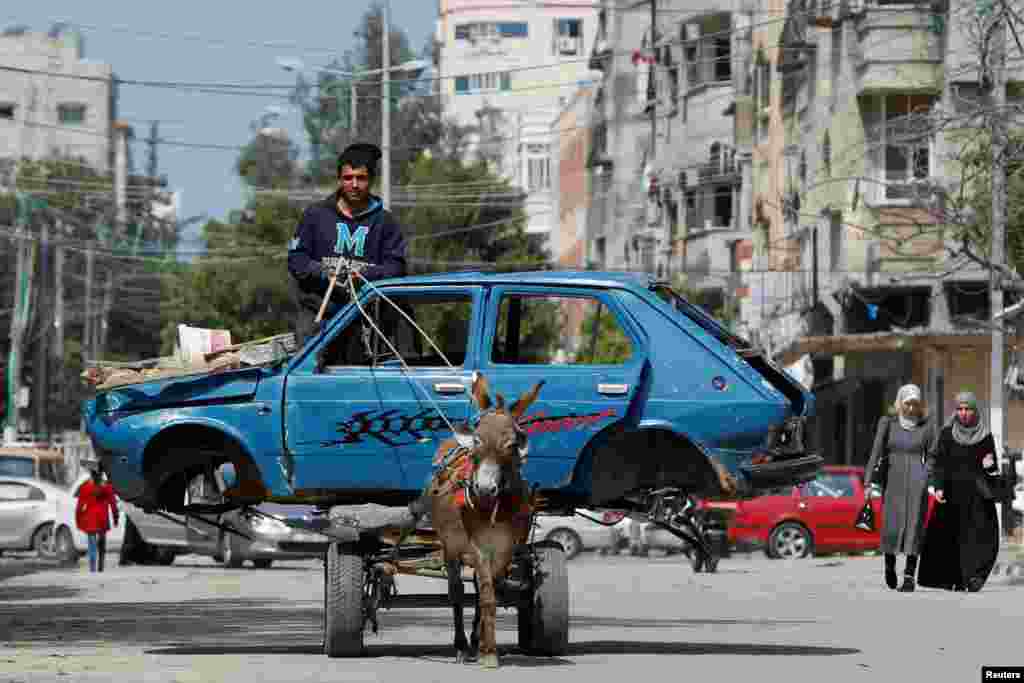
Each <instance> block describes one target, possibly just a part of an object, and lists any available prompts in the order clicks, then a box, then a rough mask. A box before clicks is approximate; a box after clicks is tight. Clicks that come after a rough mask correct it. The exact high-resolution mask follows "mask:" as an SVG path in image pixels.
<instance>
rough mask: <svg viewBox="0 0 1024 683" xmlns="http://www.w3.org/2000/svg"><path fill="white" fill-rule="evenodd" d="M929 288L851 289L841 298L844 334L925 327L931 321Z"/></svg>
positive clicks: (930, 292) (930, 291)
mask: <svg viewBox="0 0 1024 683" xmlns="http://www.w3.org/2000/svg"><path fill="white" fill-rule="evenodd" d="M931 294H932V290H931V288H930V287H889V288H886V287H879V288H874V289H853V290H851V291H850V294H849V295H848V296H847V297H846V298H845V300H844V302H843V307H844V308H845V309H846V316H845V319H846V329H845V330H844V332H846V333H848V334H865V333H869V332H890V331H892V330H893V329H894V328H901V329H909V328H912V327H927V326H928V324H929V320H930V319H931Z"/></svg>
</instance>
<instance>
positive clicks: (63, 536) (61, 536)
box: [57, 526, 78, 564]
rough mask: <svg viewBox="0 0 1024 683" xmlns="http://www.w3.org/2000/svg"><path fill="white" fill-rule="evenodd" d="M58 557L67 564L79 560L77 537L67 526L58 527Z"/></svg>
mask: <svg viewBox="0 0 1024 683" xmlns="http://www.w3.org/2000/svg"><path fill="white" fill-rule="evenodd" d="M57 559H58V560H59V561H60V562H63V563H65V564H71V563H74V562H76V561H77V560H78V551H77V550H76V549H75V538H74V536H72V535H71V529H69V528H67V527H66V526H62V527H61V528H59V529H57Z"/></svg>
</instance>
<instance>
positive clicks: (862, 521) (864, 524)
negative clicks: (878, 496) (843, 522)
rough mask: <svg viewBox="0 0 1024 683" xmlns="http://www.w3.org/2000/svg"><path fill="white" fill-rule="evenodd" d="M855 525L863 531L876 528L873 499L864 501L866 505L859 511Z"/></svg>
mask: <svg viewBox="0 0 1024 683" xmlns="http://www.w3.org/2000/svg"><path fill="white" fill-rule="evenodd" d="M853 526H854V527H856V528H858V529H860V530H861V531H874V530H875V508H874V507H872V506H871V499H870V498H869V499H868V500H865V501H864V507H862V508H861V509H860V512H859V513H857V521H856V522H854V523H853Z"/></svg>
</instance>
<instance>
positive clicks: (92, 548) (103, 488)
mask: <svg viewBox="0 0 1024 683" xmlns="http://www.w3.org/2000/svg"><path fill="white" fill-rule="evenodd" d="M91 475H92V478H91V479H90V480H89V481H87V482H85V483H84V484H82V487H81V488H80V489H78V506H77V507H76V509H75V523H76V524H77V525H78V528H79V529H81V530H82V531H83V532H85V533H86V534H88V535H89V571H90V572H95V571H97V569H98V570H99V571H103V558H104V556H105V555H106V554H107V531H109V530H110V518H111V517H113V519H114V526H117V522H118V517H119V515H118V511H117V499H116V497H115V496H114V487H113V486H111V485H110V483H109V482H105V481H103V475H102V474H101V473H100V471H99V470H92V472H91Z"/></svg>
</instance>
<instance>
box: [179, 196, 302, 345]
mask: <svg viewBox="0 0 1024 683" xmlns="http://www.w3.org/2000/svg"><path fill="white" fill-rule="evenodd" d="M301 215H302V210H301V208H300V207H299V206H297V205H295V204H293V203H291V202H289V201H288V200H286V199H282V198H275V197H271V198H259V199H257V200H255V201H254V202H253V203H252V208H251V212H247V213H243V217H244V216H249V217H250V218H248V219H244V220H246V222H244V223H237V224H230V223H223V222H220V221H210V222H209V223H207V224H206V225H205V226H204V228H203V237H204V239H205V241H206V244H207V247H208V249H209V250H210V254H209V255H208V256H205V257H203V258H200V259H198V260H197V261H196V262H195V263H194V264H192V265H191V266H189V267H188V268H187V269H183V270H181V271H179V272H173V273H168V274H167V275H166V276H165V278H164V282H165V286H166V288H167V294H168V296H167V299H168V300H169V302H170V303H169V304H168V305H167V306H165V307H164V309H163V310H162V311H161V313H162V314H163V320H164V323H163V329H162V333H161V339H162V353H164V354H168V353H170V352H171V351H172V350H173V348H174V342H175V339H176V337H177V326H178V324H187V325H192V326H195V327H209V328H215V329H227V330H230V331H231V337H232V339H233V340H234V341H236V342H241V341H247V340H252V339H259V338H261V337H267V336H270V335H273V334H281V333H284V332H289V331H291V330H293V329H294V325H295V319H296V316H297V314H298V311H299V307H298V300H297V297H296V294H295V291H294V289H293V286H292V282H291V278H290V276H289V275H288V270H287V264H286V259H287V245H288V240H289V239H290V238H291V236H292V234H294V232H295V226H296V224H297V223H298V221H299V219H300V218H301ZM232 253H235V254H237V256H233V255H232Z"/></svg>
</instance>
